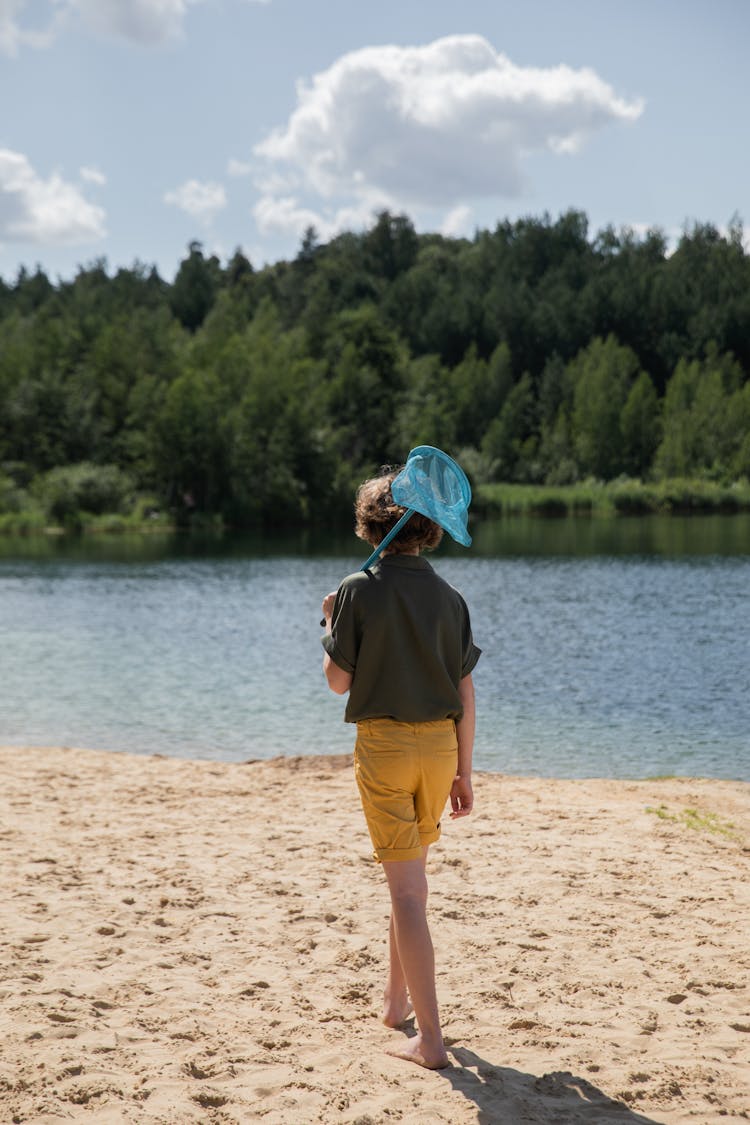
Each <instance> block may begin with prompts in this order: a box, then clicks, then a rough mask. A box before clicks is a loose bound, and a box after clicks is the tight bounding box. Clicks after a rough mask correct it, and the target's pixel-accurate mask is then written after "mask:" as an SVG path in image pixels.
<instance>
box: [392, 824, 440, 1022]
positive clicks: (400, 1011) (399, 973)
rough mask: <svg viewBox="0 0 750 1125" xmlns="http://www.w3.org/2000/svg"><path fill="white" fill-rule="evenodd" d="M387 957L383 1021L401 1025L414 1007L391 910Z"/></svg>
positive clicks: (424, 851) (427, 849)
mask: <svg viewBox="0 0 750 1125" xmlns="http://www.w3.org/2000/svg"><path fill="white" fill-rule="evenodd" d="M428 851H429V846H426V847H425V848H424V850H423V854H422V864H423V865H425V864H426V863H427V852H428ZM388 958H389V964H388V980H387V982H386V986H385V995H384V1004H383V1023H384V1024H385V1025H386V1027H403V1025H404V1023H405V1022H406V1020H408V1018H409V1016H410V1015H411V1014H412V1012H413V1011H414V1009H413V1007H412V1004H411V1000H410V999H409V993H408V990H407V987H406V977H405V976H404V970H403V967H402V965H401V958H400V957H399V955H398V943H397V941H396V925H395V923H394V921H393V911H391V921H390V926H389V928H388Z"/></svg>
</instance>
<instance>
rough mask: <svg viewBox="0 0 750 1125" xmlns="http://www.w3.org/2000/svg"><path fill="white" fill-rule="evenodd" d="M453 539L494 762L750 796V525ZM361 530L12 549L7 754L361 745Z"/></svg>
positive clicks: (235, 752) (3, 718)
mask: <svg viewBox="0 0 750 1125" xmlns="http://www.w3.org/2000/svg"><path fill="white" fill-rule="evenodd" d="M473 531H474V535H475V541H474V546H473V548H472V549H471V550H469V551H465V550H463V549H462V548H459V547H455V546H454V545H451V544H447V545H446V546H445V547H441V549H440V550H439V551H438V552H437V554H436V555H435V556H434V558H433V563H434V565H435V567H436V569H438V570H439V572H440V573H442V574H443V575H444V576H445V577H446V578H448V580H449V581H451V582H453V583H454V584H455V585H456V586H458V587H459V588H460V589H461V590H462V591H463V593H464V594H465V596H466V598H467V600H468V602H469V604H470V606H471V609H472V617H473V622H474V630H475V635H476V639H477V643H478V644H479V645H480V646H481V647H482V648H483V650H484V653H483V656H482V659H481V661H480V663H479V665H478V667H477V670H476V673H475V679H476V684H477V694H478V700H479V727H478V735H477V754H476V757H477V764H478V766H479V767H480V768H487V769H497V770H502V771H504V772H517V773H534V774H541V775H556V776H573V777H576V776H579V777H580V776H587V775H606V776H625V775H629V776H646V775H649V774H660V773H682V774H703V775H708V776H716V777H736V778H745V779H748V780H750V742H749V737H748V732H750V702H749V701H750V692H749V691H748V686H749V681H750V650H749V646H748V642H747V637H748V630H749V627H750V609H749V608H748V607H749V604H750V603H749V602H748V596H747V591H748V585H749V581H750V517H747V516H731V517H721V516H719V517H713V516H712V517H691V518H688V519H685V518H678V517H671V518H659V517H653V516H652V517H646V518H633V519H616V520H605V519H596V518H592V519H562V520H542V519H512V520H510V519H509V520H501V521H497V522H495V523H487V524H482V525H479V526H477V527H475V528H474V529H473ZM363 557H364V552H363V550H362V545H361V544H359V543H358V542H357V540H356V539H354V538H353V537H352V536H343V537H342V536H339V537H335V536H326V535H321V534H318V535H312V534H308V535H305V536H299V535H296V536H286V537H282V538H279V537H276V538H274V539H270V538H268V537H256V538H254V539H252V538H247V537H243V538H238V537H231V536H225V537H222V538H221V539H216V538H214V539H196V538H193V537H187V536H182V537H161V536H150V537H144V538H141V537H117V538H116V537H106V538H104V537H102V538H84V539H72V540H71V539H55V538H53V539H46V538H45V539H41V540H36V539H35V540H31V539H30V540H23V541H19V540H17V539H16V540H11V539H5V540H3V539H0V633H1V635H2V645H0V742H4V743H10V744H17V745H24V744H27V745H33V744H45V743H46V744H49V743H62V744H72V745H79V746H80V745H88V746H102V747H110V748H112V749H123V750H127V749H130V750H136V751H142V752H161V753H167V754H177V755H185V756H196V757H216V758H224V759H228V760H242V759H244V758H248V757H268V756H272V755H274V754H278V753H287V754H293V753H309V752H314V753H325V752H338V751H340V750H346V749H349V748H350V746H351V742H352V731H351V728H349V727H346V726H345V724H344V723H343V722H342V721H341V717H342V712H343V702H342V700H341V699H340V698H339V697H335V696H332V695H331V694H330V693H327V692H326V690H325V688H324V682H323V679H322V674H321V671H320V661H321V656H322V650H321V648H320V644H319V634H320V630H319V627H318V618H319V606H320V600H321V598H322V596H323V594H325V593H326V592H327V591H328V590H330V589H333V588H334V587H335V586H336V584H337V583H338V581H339V580H340V578H341V577H342V576H343V575H344V574H345V573H348V572H349V571H351V570H354V569H356V568H357V567H358V566H359V565H360V564H361V562H362V561H363Z"/></svg>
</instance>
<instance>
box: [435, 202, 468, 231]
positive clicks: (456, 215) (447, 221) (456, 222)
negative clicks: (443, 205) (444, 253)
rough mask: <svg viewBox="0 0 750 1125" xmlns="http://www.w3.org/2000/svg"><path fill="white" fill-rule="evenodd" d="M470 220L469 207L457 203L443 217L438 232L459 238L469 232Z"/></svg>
mask: <svg viewBox="0 0 750 1125" xmlns="http://www.w3.org/2000/svg"><path fill="white" fill-rule="evenodd" d="M470 220H471V208H470V207H467V206H466V205H465V204H463V203H459V205H458V207H454V208H453V209H452V210H451V211H449V212H448V214H447V215H446V216H445V218H444V219H443V221H442V223H441V225H440V233H441V234H444V235H445V237H446V238H461V237H462V236H464V235H467V234H468V233H469V222H470Z"/></svg>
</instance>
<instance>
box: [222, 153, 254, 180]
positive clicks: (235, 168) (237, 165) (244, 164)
mask: <svg viewBox="0 0 750 1125" xmlns="http://www.w3.org/2000/svg"><path fill="white" fill-rule="evenodd" d="M254 168H255V165H254V164H252V163H250V162H249V161H247V160H235V158H234V157H233V156H232V157H230V158H229V161H228V162H227V175H228V176H250V175H251V174H252V172H253V170H254Z"/></svg>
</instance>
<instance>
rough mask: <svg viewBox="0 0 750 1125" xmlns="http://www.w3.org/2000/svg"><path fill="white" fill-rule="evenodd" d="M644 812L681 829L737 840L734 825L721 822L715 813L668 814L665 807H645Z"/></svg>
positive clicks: (684, 812) (685, 812)
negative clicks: (677, 825) (690, 829)
mask: <svg viewBox="0 0 750 1125" xmlns="http://www.w3.org/2000/svg"><path fill="white" fill-rule="evenodd" d="M646 812H647V813H651V814H652V815H653V816H658V818H659V820H669V821H671V822H672V823H673V824H679V825H681V826H682V827H683V828H692V829H693V831H695V832H710V833H711V834H712V835H714V836H724V837H726V838H727V839H728V840H739V838H740V837H739V835H738V833H737V831H736V828H735V825H734V824H732V822H731V821H730V820H723V819H722V818H721V817H720V816H718V815H717V814H716V813H710V812H701V811H700V810H699V809H680V810H679V812H670V811H669V809H668V808H667V806H666V805H659V807H658V808H654V807H653V806H652V805H647V806H646Z"/></svg>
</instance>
